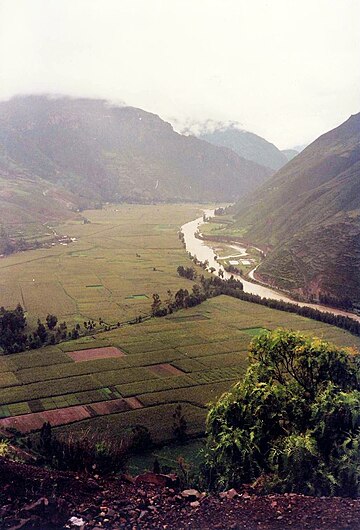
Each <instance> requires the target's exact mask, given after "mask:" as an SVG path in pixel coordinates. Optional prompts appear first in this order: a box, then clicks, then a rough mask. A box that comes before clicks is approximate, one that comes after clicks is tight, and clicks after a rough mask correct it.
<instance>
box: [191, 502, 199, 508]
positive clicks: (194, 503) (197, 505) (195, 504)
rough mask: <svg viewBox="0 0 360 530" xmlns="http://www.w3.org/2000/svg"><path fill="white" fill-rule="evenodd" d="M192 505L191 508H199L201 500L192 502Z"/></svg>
mask: <svg viewBox="0 0 360 530" xmlns="http://www.w3.org/2000/svg"><path fill="white" fill-rule="evenodd" d="M190 506H191V508H199V506H200V502H199V501H193V502H190Z"/></svg>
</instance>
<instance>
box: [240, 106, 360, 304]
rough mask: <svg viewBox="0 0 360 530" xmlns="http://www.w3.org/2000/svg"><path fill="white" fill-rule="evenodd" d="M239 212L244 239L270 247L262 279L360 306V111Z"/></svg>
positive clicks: (242, 204) (242, 203)
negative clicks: (244, 230) (244, 233)
mask: <svg viewBox="0 0 360 530" xmlns="http://www.w3.org/2000/svg"><path fill="white" fill-rule="evenodd" d="M234 210H235V212H236V213H235V219H236V225H237V226H241V227H243V228H245V229H246V236H245V237H246V238H248V239H251V240H253V241H254V242H255V241H256V242H258V243H259V244H263V245H268V248H269V249H270V252H269V253H268V255H267V257H266V259H265V260H264V261H263V263H262V264H261V266H260V267H259V269H258V271H257V274H258V277H259V278H262V279H264V280H265V281H267V282H270V283H273V284H274V285H277V286H279V287H283V288H286V289H289V290H292V291H295V292H296V291H297V292H299V293H300V294H302V295H305V296H306V297H307V298H311V297H313V298H315V299H320V300H325V301H328V302H332V303H338V304H339V305H344V306H346V305H349V304H350V303H352V304H354V305H355V306H357V305H359V304H360V273H359V271H360V114H356V115H354V116H351V117H350V118H349V119H348V120H347V121H346V122H345V123H343V124H342V125H340V126H339V127H337V128H336V129H334V130H332V131H330V132H328V133H326V134H324V135H323V136H321V137H320V138H318V139H317V140H316V141H315V142H313V143H312V144H311V145H310V146H308V147H307V148H306V149H305V150H304V151H303V152H302V153H300V154H299V155H298V156H297V157H296V158H294V159H293V160H292V161H291V162H289V163H288V164H287V165H286V166H285V167H284V168H282V169H281V170H280V171H279V172H278V173H276V174H275V175H274V176H273V177H272V178H271V179H270V180H269V181H268V182H267V183H266V184H265V185H263V186H262V187H261V189H259V190H258V191H257V192H254V194H252V195H251V196H250V197H249V198H248V199H247V200H242V201H240V203H239V204H238V205H237V206H236V207H235V208H234ZM332 299H334V300H332Z"/></svg>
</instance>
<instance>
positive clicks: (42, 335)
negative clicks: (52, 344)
mask: <svg viewBox="0 0 360 530" xmlns="http://www.w3.org/2000/svg"><path fill="white" fill-rule="evenodd" d="M37 324H38V327H37V328H36V333H37V336H38V337H39V339H40V341H41V343H42V344H44V342H46V339H47V331H46V327H45V326H44V324H43V323H42V322H41V320H40V319H38V321H37Z"/></svg>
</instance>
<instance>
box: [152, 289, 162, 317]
mask: <svg viewBox="0 0 360 530" xmlns="http://www.w3.org/2000/svg"><path fill="white" fill-rule="evenodd" d="M152 297H153V301H152V304H151V314H152V315H153V316H156V315H157V314H158V313H159V311H160V308H161V299H160V295H159V294H158V293H154V294H153V295H152Z"/></svg>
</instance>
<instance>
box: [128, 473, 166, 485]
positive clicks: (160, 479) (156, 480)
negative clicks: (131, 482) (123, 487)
mask: <svg viewBox="0 0 360 530" xmlns="http://www.w3.org/2000/svg"><path fill="white" fill-rule="evenodd" d="M167 482H168V478H167V476H166V475H161V474H157V473H151V472H148V473H143V474H142V475H138V476H137V477H135V484H141V483H147V484H155V485H156V486H162V487H164V488H165V486H166V485H167Z"/></svg>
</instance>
